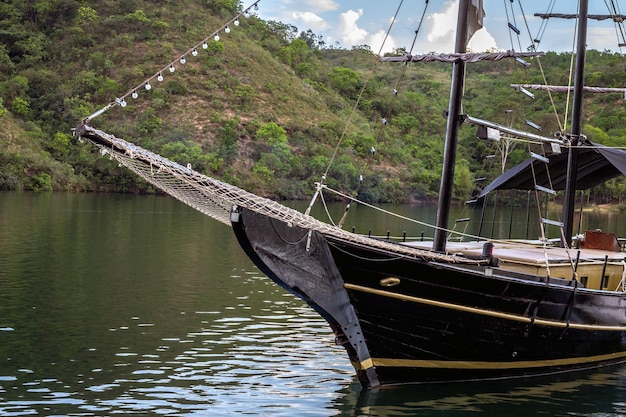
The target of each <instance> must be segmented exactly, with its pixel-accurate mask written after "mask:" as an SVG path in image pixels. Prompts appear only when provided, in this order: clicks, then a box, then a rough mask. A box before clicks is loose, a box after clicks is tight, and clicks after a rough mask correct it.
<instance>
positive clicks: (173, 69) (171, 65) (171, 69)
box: [170, 64, 176, 72]
mask: <svg viewBox="0 0 626 417" xmlns="http://www.w3.org/2000/svg"><path fill="white" fill-rule="evenodd" d="M174 71H176V68H174V64H170V72H174Z"/></svg>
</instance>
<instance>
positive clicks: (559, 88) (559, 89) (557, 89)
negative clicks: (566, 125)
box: [511, 84, 626, 100]
mask: <svg viewBox="0 0 626 417" xmlns="http://www.w3.org/2000/svg"><path fill="white" fill-rule="evenodd" d="M511 87H513V88H516V89H520V87H521V88H526V89H531V90H544V91H550V92H552V93H567V92H571V91H573V89H574V87H572V86H565V85H542V84H511ZM583 91H584V92H587V93H622V94H623V95H624V100H626V88H615V87H587V86H585V87H583Z"/></svg>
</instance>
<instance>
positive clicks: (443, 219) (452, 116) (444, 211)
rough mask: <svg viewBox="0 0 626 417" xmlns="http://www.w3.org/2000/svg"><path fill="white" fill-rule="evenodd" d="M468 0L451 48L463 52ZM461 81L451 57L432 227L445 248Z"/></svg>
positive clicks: (438, 247)
mask: <svg viewBox="0 0 626 417" xmlns="http://www.w3.org/2000/svg"><path fill="white" fill-rule="evenodd" d="M470 2H471V0H461V1H459V16H458V21H457V31H456V40H455V47H454V48H455V52H456V53H465V52H466V49H467V35H468V14H469V13H468V12H469V6H470ZM464 83H465V62H463V61H455V62H454V63H453V64H452V85H451V86H450V103H449V105H448V121H447V124H446V142H445V148H444V153H443V168H442V171H441V187H440V192H439V201H438V203H437V223H436V226H437V228H436V229H435V235H434V241H433V250H435V251H437V252H445V250H446V239H447V232H446V230H447V229H448V220H449V218H450V203H451V201H452V186H453V183H454V164H455V163H456V147H457V142H458V133H459V127H460V120H459V115H460V113H461V100H462V98H463V88H464Z"/></svg>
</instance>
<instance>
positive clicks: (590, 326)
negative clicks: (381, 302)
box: [344, 284, 626, 332]
mask: <svg viewBox="0 0 626 417" xmlns="http://www.w3.org/2000/svg"><path fill="white" fill-rule="evenodd" d="M344 287H345V288H346V289H348V290H353V291H360V292H365V293H369V294H375V295H380V296H383V297H388V298H395V299H398V300H402V301H409V302H412V303H419V304H427V305H431V306H435V307H441V308H447V309H452V310H457V311H463V312H466V313H472V314H479V315H483V316H489V317H496V318H501V319H505V320H511V321H517V322H521V323H534V324H535V325H540V326H548V327H561V328H570V329H577V330H595V331H611V332H624V331H626V326H605V325H599V324H580V323H567V322H564V321H554V320H544V319H539V318H535V320H532V319H531V318H530V317H526V316H520V315H517V314H509V313H501V312H498V311H492V310H485V309H482V308H476V307H469V306H463V305H459V304H452V303H446V302H444V301H436V300H429V299H427V298H422V297H414V296H411V295H404V294H397V293H394V292H390V291H384V290H379V289H376V288H369V287H363V286H361V285H355V284H344Z"/></svg>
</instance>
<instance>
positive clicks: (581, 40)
mask: <svg viewBox="0 0 626 417" xmlns="http://www.w3.org/2000/svg"><path fill="white" fill-rule="evenodd" d="M588 14H589V0H580V4H579V19H578V35H577V45H576V71H575V73H574V94H573V97H574V98H573V103H572V126H571V128H570V135H571V138H570V139H571V145H572V146H576V145H578V144H579V138H580V133H581V131H582V120H581V115H582V107H583V87H584V83H585V80H584V78H585V58H586V46H587V16H588ZM577 169H578V149H577V148H575V147H570V148H569V150H568V155H567V174H566V175H567V182H566V188H565V195H564V197H563V223H564V226H563V234H564V235H565V241H564V242H563V245H566V246H570V245H571V243H572V233H573V230H574V224H573V223H574V211H575V207H574V203H575V198H576V181H577Z"/></svg>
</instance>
